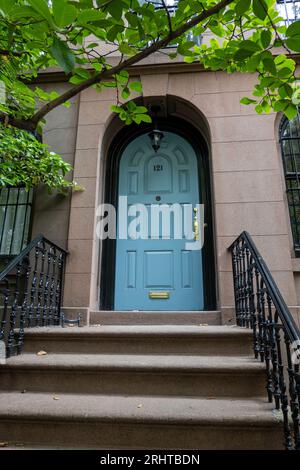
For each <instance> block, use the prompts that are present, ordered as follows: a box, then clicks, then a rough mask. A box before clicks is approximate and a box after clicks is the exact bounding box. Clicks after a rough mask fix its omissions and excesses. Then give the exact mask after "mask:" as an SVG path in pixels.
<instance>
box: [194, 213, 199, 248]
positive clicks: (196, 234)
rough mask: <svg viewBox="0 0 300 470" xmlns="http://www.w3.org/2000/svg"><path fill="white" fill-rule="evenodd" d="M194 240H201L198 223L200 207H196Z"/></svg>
mask: <svg viewBox="0 0 300 470" xmlns="http://www.w3.org/2000/svg"><path fill="white" fill-rule="evenodd" d="M193 229H194V230H193V231H194V240H199V222H198V207H194V221H193Z"/></svg>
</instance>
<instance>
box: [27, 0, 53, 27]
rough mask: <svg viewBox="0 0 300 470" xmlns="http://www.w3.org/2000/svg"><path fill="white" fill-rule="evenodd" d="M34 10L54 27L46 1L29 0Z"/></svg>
mask: <svg viewBox="0 0 300 470" xmlns="http://www.w3.org/2000/svg"><path fill="white" fill-rule="evenodd" d="M28 3H29V4H30V5H31V6H32V8H33V9H34V10H35V11H37V12H38V13H39V14H40V15H41V16H42V17H43V18H44V19H45V20H47V21H48V23H49V24H50V25H51V26H53V25H54V23H53V18H52V15H51V12H50V10H49V6H48V3H47V1H46V0H28Z"/></svg>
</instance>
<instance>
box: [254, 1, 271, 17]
mask: <svg viewBox="0 0 300 470" xmlns="http://www.w3.org/2000/svg"><path fill="white" fill-rule="evenodd" d="M252 8H253V13H254V14H255V16H257V17H258V18H259V19H260V20H264V19H265V17H266V16H267V13H268V5H267V4H266V2H265V0H253V3H252Z"/></svg>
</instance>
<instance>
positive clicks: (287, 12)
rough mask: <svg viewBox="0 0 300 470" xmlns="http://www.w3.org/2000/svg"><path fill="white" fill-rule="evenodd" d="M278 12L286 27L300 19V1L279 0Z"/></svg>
mask: <svg viewBox="0 0 300 470" xmlns="http://www.w3.org/2000/svg"><path fill="white" fill-rule="evenodd" d="M277 10H278V11H279V14H280V16H282V18H284V22H285V24H286V26H289V25H290V24H291V23H293V22H294V21H296V20H299V19H300V0H277Z"/></svg>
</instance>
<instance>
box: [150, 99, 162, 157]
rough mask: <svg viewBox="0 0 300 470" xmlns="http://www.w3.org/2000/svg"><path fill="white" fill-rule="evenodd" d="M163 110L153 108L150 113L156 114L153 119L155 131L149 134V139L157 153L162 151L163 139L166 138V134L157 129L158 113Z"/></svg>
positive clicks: (158, 107) (156, 107) (157, 107)
mask: <svg viewBox="0 0 300 470" xmlns="http://www.w3.org/2000/svg"><path fill="white" fill-rule="evenodd" d="M160 110H161V108H160V106H155V105H154V106H151V109H150V111H151V112H152V113H153V114H154V117H153V123H154V129H153V131H151V132H150V133H149V134H148V137H149V139H150V141H151V145H152V148H153V150H154V152H155V153H157V151H158V150H159V149H160V143H161V141H162V139H163V138H164V134H163V132H162V131H160V130H159V129H158V127H157V119H156V118H157V113H158V112H159V111H160Z"/></svg>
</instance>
